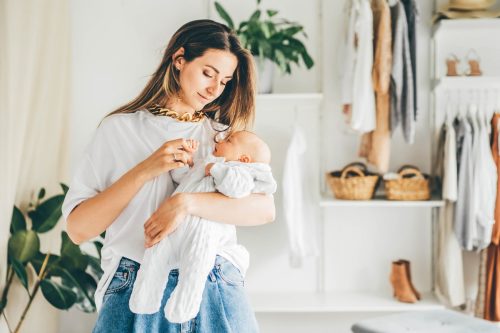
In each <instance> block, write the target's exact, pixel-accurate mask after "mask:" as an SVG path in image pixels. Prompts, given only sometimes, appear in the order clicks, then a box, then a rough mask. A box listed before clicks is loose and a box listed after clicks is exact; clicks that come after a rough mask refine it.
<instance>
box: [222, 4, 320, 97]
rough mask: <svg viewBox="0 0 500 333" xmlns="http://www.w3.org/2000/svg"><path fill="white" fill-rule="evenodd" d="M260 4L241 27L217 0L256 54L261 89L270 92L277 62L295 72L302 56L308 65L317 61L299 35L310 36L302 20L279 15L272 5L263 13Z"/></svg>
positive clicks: (283, 69) (228, 21)
mask: <svg viewBox="0 0 500 333" xmlns="http://www.w3.org/2000/svg"><path fill="white" fill-rule="evenodd" d="M259 5H260V0H257V9H256V10H255V11H254V12H253V13H252V15H250V17H249V18H248V19H247V20H245V21H242V22H241V23H240V24H239V25H238V27H236V25H235V24H234V22H233V20H232V18H231V16H230V15H229V14H228V13H227V11H226V10H225V9H224V8H223V7H222V5H221V4H220V3H219V2H217V1H216V2H215V9H216V10H217V13H218V14H219V16H220V17H221V18H222V19H223V20H224V21H225V23H226V25H227V26H228V27H229V28H231V29H232V30H234V31H235V32H236V34H237V35H238V37H239V39H240V40H241V42H242V43H243V46H244V47H245V48H247V49H248V50H250V52H252V54H253V55H254V57H255V60H256V63H257V65H258V79H259V82H258V86H259V93H270V92H271V91H272V76H273V73H272V70H273V68H274V66H273V63H274V64H276V65H277V66H278V67H279V68H280V70H281V72H282V73H287V74H291V72H292V67H291V64H292V63H295V64H296V65H299V61H300V60H302V62H303V63H304V65H305V66H306V67H307V69H310V68H311V67H312V66H313V65H314V61H313V59H312V58H311V56H310V55H309V53H308V52H307V49H306V47H305V46H304V44H303V43H302V42H301V41H300V40H299V39H297V38H296V37H295V36H296V35H297V34H299V33H300V34H302V35H303V36H304V37H306V38H307V34H306V33H305V32H304V27H303V26H302V25H300V24H299V23H296V22H291V21H288V20H286V19H283V18H281V19H280V18H278V17H277V14H278V11H277V10H271V9H268V10H266V11H265V14H264V15H263V14H262V11H261V10H260V9H259Z"/></svg>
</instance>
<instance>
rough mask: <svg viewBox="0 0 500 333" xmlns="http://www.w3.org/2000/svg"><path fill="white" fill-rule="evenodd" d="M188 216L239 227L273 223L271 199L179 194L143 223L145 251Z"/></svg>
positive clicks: (208, 194) (214, 194)
mask: <svg viewBox="0 0 500 333" xmlns="http://www.w3.org/2000/svg"><path fill="white" fill-rule="evenodd" d="M187 215H195V216H200V217H202V218H204V219H207V220H211V221H217V222H221V223H227V224H234V225H238V226H252V225H260V224H265V223H269V222H272V221H274V218H275V208H274V197H273V196H271V195H265V194H251V195H249V196H247V197H244V198H240V199H232V198H228V197H226V196H225V195H223V194H220V193H178V194H175V195H173V196H171V197H170V198H168V199H167V200H165V201H164V202H163V203H162V204H161V205H160V207H159V208H158V210H157V211H156V212H154V214H153V215H151V217H150V218H149V219H148V220H147V221H146V223H144V234H145V238H146V244H145V246H146V247H151V246H153V245H154V244H156V243H158V242H159V241H161V240H162V239H163V238H165V237H166V236H167V235H168V234H170V233H172V232H173V231H174V230H175V229H176V228H177V226H178V225H179V224H180V223H182V222H184V220H185V218H186V216H187Z"/></svg>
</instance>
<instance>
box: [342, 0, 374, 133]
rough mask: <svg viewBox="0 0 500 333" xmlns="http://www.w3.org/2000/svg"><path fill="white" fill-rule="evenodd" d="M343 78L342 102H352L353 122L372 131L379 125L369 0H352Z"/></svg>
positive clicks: (354, 125)
mask: <svg viewBox="0 0 500 333" xmlns="http://www.w3.org/2000/svg"><path fill="white" fill-rule="evenodd" d="M342 47H343V48H344V52H343V53H344V54H343V60H344V64H343V66H342V78H341V100H342V104H351V105H352V108H351V119H350V126H351V128H352V129H354V130H356V131H358V132H360V133H365V132H370V131H372V130H374V129H375V126H376V119H375V115H376V111H375V95H374V90H373V82H372V67H373V12H372V9H371V4H370V1H369V0H352V2H351V6H350V8H349V23H348V28H347V35H346V39H345V41H344V44H343V45H342Z"/></svg>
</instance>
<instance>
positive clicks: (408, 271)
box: [398, 259, 420, 301]
mask: <svg viewBox="0 0 500 333" xmlns="http://www.w3.org/2000/svg"><path fill="white" fill-rule="evenodd" d="M398 261H399V262H401V263H403V265H404V266H405V271H406V277H407V279H408V281H409V282H410V287H411V290H412V291H413V293H414V294H415V297H417V299H418V300H419V301H420V293H419V292H418V291H417V289H415V287H414V286H413V282H411V271H410V262H409V261H408V260H404V259H399V260H398Z"/></svg>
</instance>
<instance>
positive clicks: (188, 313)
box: [129, 131, 276, 323]
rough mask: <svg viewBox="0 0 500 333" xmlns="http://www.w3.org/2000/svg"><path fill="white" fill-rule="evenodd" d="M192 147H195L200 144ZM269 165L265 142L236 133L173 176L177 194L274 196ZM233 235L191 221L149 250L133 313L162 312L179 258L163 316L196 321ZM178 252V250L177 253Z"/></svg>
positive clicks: (132, 299)
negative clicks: (171, 269)
mask: <svg viewBox="0 0 500 333" xmlns="http://www.w3.org/2000/svg"><path fill="white" fill-rule="evenodd" d="M193 147H194V149H196V148H197V144H196V142H195V144H194V145H193ZM270 160H271V151H270V150H269V147H268V146H267V144H266V143H265V142H264V141H263V140H262V139H260V138H259V137H258V136H257V135H255V134H254V133H251V132H248V131H238V132H235V133H233V134H232V135H230V136H229V137H227V138H225V139H224V140H223V141H221V142H218V143H217V144H216V145H215V149H214V151H213V153H212V155H210V156H208V157H206V158H205V159H202V160H195V161H194V165H193V167H192V168H187V167H186V168H180V169H177V170H175V172H173V174H172V176H173V178H174V180H176V182H179V186H178V187H177V189H176V190H175V192H174V193H178V192H215V191H218V192H220V193H222V194H224V195H226V196H228V197H231V198H241V197H244V196H247V195H249V194H251V193H265V194H272V193H274V192H275V191H276V181H275V180H274V178H273V176H272V172H271V167H270V166H269V162H270ZM175 178H178V179H175ZM234 233H235V228H234V226H233V225H228V224H223V223H217V222H212V221H207V220H203V219H202V218H200V217H199V216H188V217H187V219H186V221H185V222H184V223H182V224H181V225H180V226H179V227H178V228H177V229H176V230H175V231H174V232H173V233H172V234H170V235H169V236H167V237H166V238H164V239H163V240H162V241H160V242H159V243H158V244H156V245H154V246H153V247H151V248H149V249H147V250H146V252H145V255H144V259H143V262H142V265H141V267H140V269H139V272H138V275H137V279H136V281H135V284H134V288H133V291H132V295H131V297H130V302H129V305H130V309H131V311H132V312H135V313H142V314H151V313H155V312H157V311H158V310H159V308H160V305H161V300H162V296H163V291H164V289H165V287H166V284H167V280H168V274H169V267H172V266H171V265H172V264H175V259H172V257H177V263H178V267H179V279H178V284H177V286H176V287H175V289H174V291H173V292H172V294H171V296H170V298H169V299H168V301H167V304H166V306H165V317H166V318H167V319H168V320H169V321H170V322H172V323H183V322H186V321H188V320H190V319H192V318H194V317H196V315H197V314H198V311H199V308H200V304H201V299H202V295H203V290H204V288H205V282H206V280H207V276H208V275H209V273H210V271H211V270H212V268H213V266H214V263H215V259H216V254H217V253H218V249H219V248H220V246H221V245H223V243H224V239H231V237H232V236H233V235H234ZM174 249H179V250H178V252H175V253H174ZM245 254H246V255H248V254H247V252H246V251H245ZM172 261H174V262H172ZM245 269H246V267H245Z"/></svg>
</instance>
